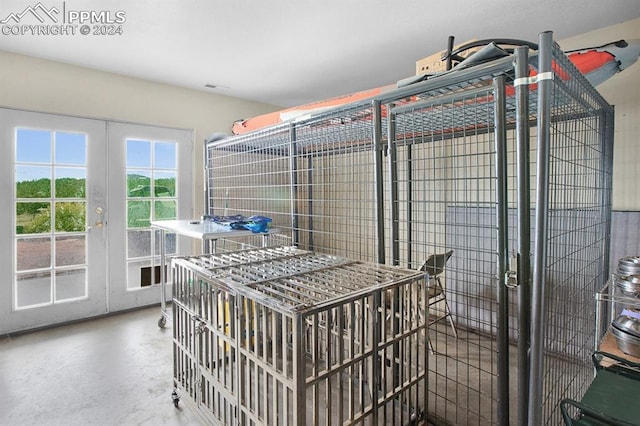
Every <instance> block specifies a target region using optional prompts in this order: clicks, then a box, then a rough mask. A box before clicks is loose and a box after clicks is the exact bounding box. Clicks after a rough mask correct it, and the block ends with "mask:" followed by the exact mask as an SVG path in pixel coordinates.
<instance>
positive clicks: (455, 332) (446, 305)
mask: <svg viewBox="0 0 640 426" xmlns="http://www.w3.org/2000/svg"><path fill="white" fill-rule="evenodd" d="M444 307H445V309H446V312H445V313H446V315H447V319H448V320H449V325H451V330H453V335H454V336H455V338H456V339H457V338H458V331H457V330H456V326H455V325H454V324H453V315H451V309H449V302H447V299H444Z"/></svg>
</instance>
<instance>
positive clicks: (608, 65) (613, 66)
mask: <svg viewBox="0 0 640 426" xmlns="http://www.w3.org/2000/svg"><path fill="white" fill-rule="evenodd" d="M639 54H640V40H633V41H629V42H627V41H625V40H619V41H617V42H613V43H609V44H607V45H604V46H600V47H594V48H587V49H582V50H576V51H572V52H568V53H567V56H568V58H569V59H570V60H571V62H573V64H574V65H575V66H576V68H578V70H579V71H580V72H581V73H582V74H583V75H584V76H585V77H586V78H587V80H588V81H589V82H590V83H591V84H592V85H594V86H596V85H598V84H600V83H602V82H603V81H605V80H607V79H609V78H611V77H612V76H613V75H614V74H616V73H617V72H620V71H622V70H623V69H625V68H626V67H628V66H630V65H632V64H633V63H635V62H636V60H637V59H638V55H639ZM536 74H537V72H536V71H535V70H533V69H532V70H531V74H530V77H533V76H535V75H536ZM436 76H437V75H436ZM560 78H562V75H560ZM396 87H397V86H396V84H391V85H387V86H382V87H377V88H375V89H369V90H364V91H362V92H356V93H351V94H348V95H343V96H338V97H335V98H330V99H325V100H322V101H318V102H312V103H309V104H306V105H301V106H296V107H292V108H287V109H283V110H280V111H275V112H271V113H268V114H263V115H259V116H256V117H253V118H249V119H246V120H239V121H236V122H235V123H233V128H232V132H233V134H234V135H241V134H244V133H248V132H252V131H255V130H259V129H263V128H265V127H269V126H272V125H276V124H279V123H283V122H286V121H290V120H293V119H295V118H298V117H301V116H304V115H309V114H315V113H319V112H322V111H325V110H328V109H331V108H334V107H337V106H340V105H345V104H348V103H351V102H357V101H360V100H363V99H367V98H371V97H374V96H376V95H379V94H381V93H384V92H388V91H390V90H393V89H395V88H396ZM507 92H513V88H510V90H509V89H508V90H507Z"/></svg>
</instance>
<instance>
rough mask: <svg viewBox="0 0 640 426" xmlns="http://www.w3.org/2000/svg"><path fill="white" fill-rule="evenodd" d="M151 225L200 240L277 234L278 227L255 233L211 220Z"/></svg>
mask: <svg viewBox="0 0 640 426" xmlns="http://www.w3.org/2000/svg"><path fill="white" fill-rule="evenodd" d="M151 227H152V228H156V229H164V230H165V231H169V232H175V233H176V234H178V235H185V236H187V237H191V238H197V239H200V240H215V239H218V238H225V237H242V236H245V235H266V234H277V233H279V232H280V230H279V229H277V228H271V229H269V231H268V232H266V233H265V232H260V233H255V232H252V231H249V230H245V229H231V228H230V227H228V226H224V225H219V224H217V223H213V222H211V221H209V220H197V219H194V220H152V221H151Z"/></svg>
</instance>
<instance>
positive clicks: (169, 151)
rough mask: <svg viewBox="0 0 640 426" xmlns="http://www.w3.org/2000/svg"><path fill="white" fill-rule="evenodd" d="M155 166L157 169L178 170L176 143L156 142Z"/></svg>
mask: <svg viewBox="0 0 640 426" xmlns="http://www.w3.org/2000/svg"><path fill="white" fill-rule="evenodd" d="M154 154H155V156H154V158H153V160H154V161H153V163H154V164H153V166H154V168H156V169H175V168H176V144H175V142H156V143H155V144H154Z"/></svg>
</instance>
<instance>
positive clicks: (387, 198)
mask: <svg viewBox="0 0 640 426" xmlns="http://www.w3.org/2000/svg"><path fill="white" fill-rule="evenodd" d="M532 69H533V70H535V71H537V72H538V76H537V77H536V78H532V77H531V76H530V70H532ZM612 139H613V109H612V107H611V106H610V105H608V104H607V103H606V102H605V101H604V99H602V97H601V96H600V95H599V94H598V93H597V91H595V89H593V87H591V86H590V85H589V83H588V82H587V81H586V80H585V79H584V78H583V76H582V75H581V74H580V73H579V72H578V71H577V70H576V69H575V68H574V67H573V65H572V64H571V63H570V61H568V60H567V58H566V56H565V55H564V54H563V53H562V51H561V50H560V48H559V47H558V46H557V45H556V44H555V43H553V40H552V36H551V34H550V33H543V34H541V37H540V46H539V50H538V52H537V53H532V54H530V52H529V49H527V48H524V47H523V48H518V49H516V53H515V54H514V55H513V56H510V57H507V58H503V59H497V60H494V61H491V62H488V63H485V64H482V65H479V66H476V67H472V68H467V69H461V70H457V71H455V72H450V73H448V74H445V75H443V76H440V77H437V78H433V79H430V80H427V81H424V82H421V83H417V84H414V85H412V86H408V87H404V88H401V89H396V90H395V91H391V92H388V93H385V94H383V95H380V96H377V97H375V98H373V99H371V100H367V101H362V102H357V103H353V104H349V105H345V106H342V107H338V108H336V109H333V110H331V111H327V112H324V113H320V114H315V115H312V116H311V117H304V118H301V119H298V120H297V121H294V122H291V123H285V124H281V125H278V126H274V127H271V128H267V129H263V130H260V131H257V132H254V133H250V134H246V135H242V136H237V137H232V138H228V139H225V140H222V141H216V142H211V143H207V144H206V147H205V149H206V156H205V159H206V168H207V172H206V176H207V185H206V186H207V188H206V206H207V213H209V214H218V215H220V214H247V213H252V214H253V213H259V214H264V215H266V216H270V217H273V218H274V226H278V227H279V228H281V229H286V230H288V232H289V235H290V236H291V238H292V240H293V242H294V244H295V245H296V246H298V247H300V248H302V249H309V250H315V251H318V252H323V253H329V254H335V255H344V256H346V257H350V258H354V259H360V260H365V261H375V262H380V263H388V264H391V265H400V266H402V267H407V268H409V269H418V268H419V267H420V265H421V263H422V262H423V261H424V259H425V258H426V256H428V255H429V254H432V253H442V252H445V251H448V250H454V255H453V257H452V258H451V260H450V262H449V264H448V265H447V271H446V273H445V281H446V284H445V286H446V293H447V298H448V300H449V301H450V302H451V304H452V309H453V311H454V318H455V319H456V323H457V325H458V328H459V330H461V331H462V333H461V336H460V337H459V338H455V337H454V336H453V335H452V334H451V332H450V331H449V328H448V327H446V326H445V325H443V326H440V325H435V326H434V327H433V328H432V329H430V330H429V332H430V333H431V334H430V337H431V339H432V341H433V342H434V344H435V346H436V355H435V356H432V357H430V361H429V383H430V384H432V386H430V388H429V389H428V406H427V411H428V415H429V416H431V417H433V418H434V419H436V418H437V419H439V420H443V421H445V422H448V423H450V424H487V423H490V424H515V423H516V422H517V423H519V424H527V423H528V422H532V423H531V424H554V423H557V424H559V423H560V422H561V417H560V412H559V409H558V406H557V402H558V401H559V400H560V399H561V398H562V397H566V396H569V397H575V398H577V399H579V396H580V394H581V392H583V391H584V389H586V388H587V387H588V385H589V383H590V381H591V378H592V375H591V368H590V364H589V353H590V351H591V349H592V341H593V338H594V337H593V334H594V330H593V315H594V314H593V302H592V300H593V294H594V293H595V291H596V290H597V289H598V288H600V287H601V286H602V284H603V283H604V282H606V279H607V276H608V272H607V263H608V247H609V241H608V238H609V227H610V225H609V224H610V211H611V178H612ZM239 172H240V177H236V176H237V174H238V173H239ZM514 283H516V284H518V288H517V289H516V288H511V287H510V286H512V285H514ZM541 289H544V292H541V291H540V290H541ZM567 301H571V303H567ZM530 349H531V350H532V355H531V360H530V359H529V357H528V355H527V353H528V351H529V350H530ZM515 361H517V366H516V365H515V364H516V362H515ZM530 361H531V362H530ZM510 372H511V373H514V374H511V376H512V380H509V376H510ZM516 373H517V374H516Z"/></svg>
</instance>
